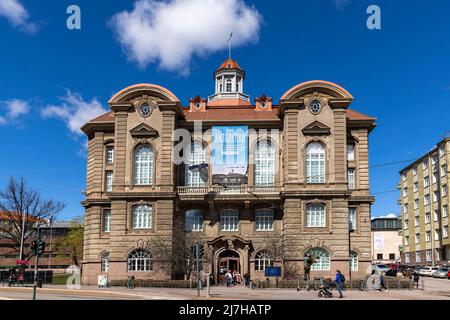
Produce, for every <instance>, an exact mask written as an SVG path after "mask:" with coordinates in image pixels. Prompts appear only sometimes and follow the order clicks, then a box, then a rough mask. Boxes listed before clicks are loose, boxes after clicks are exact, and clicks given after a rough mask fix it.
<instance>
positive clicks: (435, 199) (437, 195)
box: [433, 191, 439, 202]
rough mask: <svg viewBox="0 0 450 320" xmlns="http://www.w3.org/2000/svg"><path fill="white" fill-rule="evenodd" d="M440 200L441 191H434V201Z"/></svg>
mask: <svg viewBox="0 0 450 320" xmlns="http://www.w3.org/2000/svg"><path fill="white" fill-rule="evenodd" d="M438 201H439V191H434V192H433V202H438Z"/></svg>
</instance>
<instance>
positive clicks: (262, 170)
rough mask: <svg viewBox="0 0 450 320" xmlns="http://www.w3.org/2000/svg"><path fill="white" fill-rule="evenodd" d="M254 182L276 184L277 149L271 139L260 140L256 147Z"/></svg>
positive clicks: (256, 184) (264, 184) (256, 183)
mask: <svg viewBox="0 0 450 320" xmlns="http://www.w3.org/2000/svg"><path fill="white" fill-rule="evenodd" d="M254 156H255V166H254V168H255V169H254V177H255V178H254V184H255V186H273V185H274V184H275V150H274V147H273V145H272V143H271V142H270V141H260V142H258V144H257V145H256V148H255V154H254Z"/></svg>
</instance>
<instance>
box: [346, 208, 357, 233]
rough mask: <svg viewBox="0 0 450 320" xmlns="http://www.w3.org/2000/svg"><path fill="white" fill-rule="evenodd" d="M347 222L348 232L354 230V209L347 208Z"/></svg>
mask: <svg viewBox="0 0 450 320" xmlns="http://www.w3.org/2000/svg"><path fill="white" fill-rule="evenodd" d="M348 220H349V227H350V230H356V208H355V207H349V208H348Z"/></svg>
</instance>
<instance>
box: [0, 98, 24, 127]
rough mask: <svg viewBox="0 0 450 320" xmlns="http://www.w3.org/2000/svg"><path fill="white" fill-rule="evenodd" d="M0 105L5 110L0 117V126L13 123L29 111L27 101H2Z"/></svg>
mask: <svg viewBox="0 0 450 320" xmlns="http://www.w3.org/2000/svg"><path fill="white" fill-rule="evenodd" d="M1 104H2V105H3V107H4V108H5V109H6V113H5V114H4V115H3V116H0V125H6V124H9V123H11V122H15V121H16V120H17V119H18V118H19V117H20V116H21V115H24V114H26V113H28V112H29V111H30V109H31V107H30V105H29V104H28V102H27V101H24V100H20V99H12V100H8V101H2V102H1Z"/></svg>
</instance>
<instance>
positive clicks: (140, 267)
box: [128, 249, 153, 271]
mask: <svg viewBox="0 0 450 320" xmlns="http://www.w3.org/2000/svg"><path fill="white" fill-rule="evenodd" d="M150 270H153V259H152V254H151V253H150V252H148V251H145V250H143V249H137V250H134V251H132V252H131V253H130V254H129V255H128V271H150Z"/></svg>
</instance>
